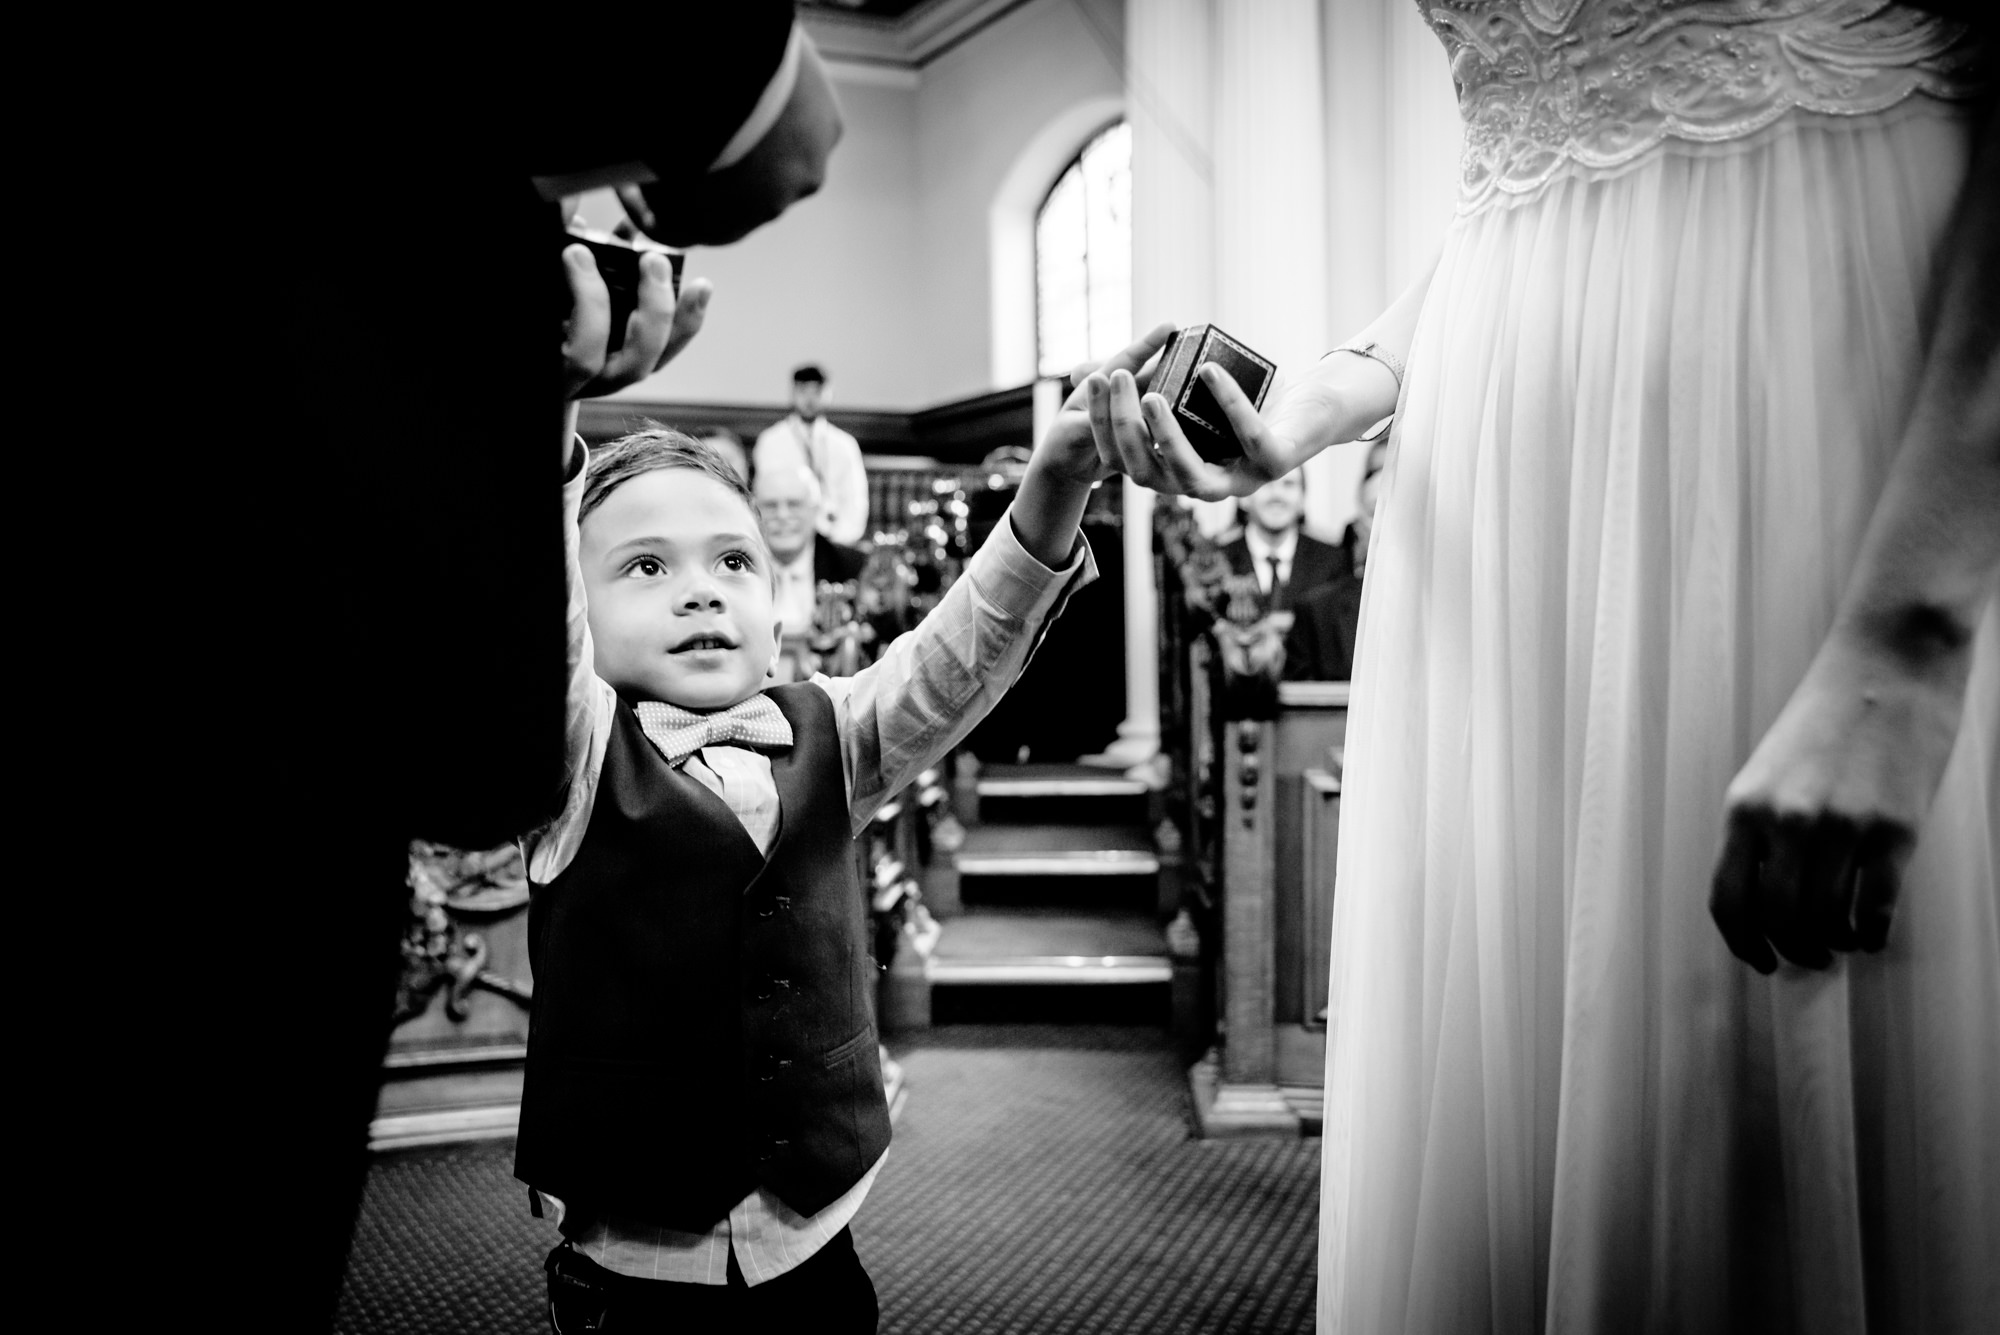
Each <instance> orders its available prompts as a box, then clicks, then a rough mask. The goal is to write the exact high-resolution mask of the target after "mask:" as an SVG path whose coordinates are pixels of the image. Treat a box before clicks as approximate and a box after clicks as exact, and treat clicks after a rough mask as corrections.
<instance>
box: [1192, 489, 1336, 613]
mask: <svg viewBox="0 0 2000 1335" xmlns="http://www.w3.org/2000/svg"><path fill="white" fill-rule="evenodd" d="M1242 505H1243V513H1244V520H1245V522H1244V525H1243V532H1242V534H1241V535H1240V536H1238V537H1236V538H1235V539H1233V540H1231V541H1229V542H1226V543H1224V544H1223V547H1222V554H1223V555H1224V556H1225V557H1227V558H1228V559H1229V566H1230V569H1232V570H1234V571H1235V572H1236V573H1237V574H1239V575H1254V576H1256V579H1257V589H1258V592H1259V594H1260V595H1261V601H1262V603H1263V610H1264V611H1266V612H1285V611H1290V610H1291V609H1292V607H1293V606H1294V605H1295V604H1296V603H1297V601H1298V600H1299V598H1300V597H1302V596H1303V595H1304V594H1305V593H1306V592H1307V591H1308V590H1310V589H1314V588H1317V587H1319V586H1320V585H1322V584H1325V583H1326V582H1327V581H1329V580H1331V579H1332V578H1334V576H1336V575H1338V574H1339V573H1340V572H1341V570H1342V569H1343V568H1344V567H1345V566H1346V563H1347V562H1346V557H1345V556H1344V555H1343V554H1342V552H1341V549H1340V548H1338V547H1335V546H1333V545H1331V544H1330V543H1324V542H1321V541H1320V540H1319V539H1317V538H1312V537H1308V536H1307V535H1306V534H1305V533H1304V532H1303V531H1302V530H1301V529H1300V527H1299V522H1300V520H1302V519H1303V518H1304V517H1305V512H1306V483H1305V474H1304V473H1302V472H1299V471H1297V470H1294V471H1293V472H1290V473H1287V474H1285V475H1284V476H1283V477H1279V478H1273V479H1272V480H1271V481H1269V482H1266V483H1265V484H1264V485H1263V486H1261V487H1259V488H1258V489H1257V490H1255V491H1253V492H1251V493H1250V494H1249V495H1248V496H1246V497H1244V498H1243V502H1242Z"/></svg>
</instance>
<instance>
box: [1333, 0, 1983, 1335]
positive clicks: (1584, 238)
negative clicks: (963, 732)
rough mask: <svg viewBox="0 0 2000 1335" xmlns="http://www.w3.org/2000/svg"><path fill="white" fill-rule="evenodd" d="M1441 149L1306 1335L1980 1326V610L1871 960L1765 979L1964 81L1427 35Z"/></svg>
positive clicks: (1371, 627)
mask: <svg viewBox="0 0 2000 1335" xmlns="http://www.w3.org/2000/svg"><path fill="white" fill-rule="evenodd" d="M1420 3H1422V4H1423V8H1424V12H1425V17H1426V18H1427V20H1428V21H1429V23H1430V25H1431V26H1432V28H1433V29H1434V30H1435V31H1436V32H1437V34H1438V36H1439V37H1440V38H1441V39H1442V40H1443V43H1444V45H1445V48H1446V51H1447V53H1448V54H1449V56H1450V61H1451V70H1452V74H1453V77H1454V79H1455V80H1456V82H1457V84H1458V89H1459V100H1460V105H1461V109H1462V111H1463V113H1464V117H1465V123H1466V134H1465V152H1464V159H1463V168H1462V181H1461V195H1460V201H1459V206H1458V212H1457V215H1456V217H1455V219H1454V220H1453V223H1452V225H1451V228H1450V231H1449V235H1448V238H1447V241H1446V244H1445V248H1444V253H1443V258H1442V260H1441V261H1440V263H1439V266H1438V268H1437V271H1436V274H1435V276H1434V278H1433V279H1432V282H1431V286H1430V289H1429V294H1428V297H1427V300H1426V304H1425V306H1424V310H1423V315H1422V318H1421V321H1420V323H1419V327H1418V330H1417V333H1416V336H1415V340H1414V343H1413V346H1412V348H1411V351H1410V356H1409V359H1408V369H1407V374H1406V378H1405V388H1404V394H1403V400H1402V403H1401V407H1400V415H1399V417H1398V419H1397V426H1396V432H1397V445H1396V448H1395V450H1394V451H1393V454H1392V458H1391V461H1390V465H1389V472H1388V477H1387V480H1386V485H1385V489H1384V492H1383V495H1382V500H1381V509H1380V511H1379V512H1378V517H1377V525H1376V538H1375V541H1376V543H1377V547H1376V551H1375V553H1374V554H1373V555H1372V556H1371V558H1370V560H1369V569H1368V581H1367V586H1366V590H1365V593H1364V598H1363V607H1362V614H1361V631H1360V651H1359V654H1358V656H1357V660H1356V664H1355V674H1354V681H1355V685H1354V696H1353V709H1352V714H1351V724H1350V730H1349V734H1348V739H1347V785H1346V795H1345V799H1344V811H1343V814H1342V825H1341V833H1340V845H1339V847H1340V851H1339V865H1338V881H1337V885H1338V889H1337V892H1336V904H1335V910H1334V925H1333V956H1332V976H1331V991H1330V996H1331V997H1332V1005H1331V1008H1330V1018H1329V1044H1328V1061H1327V1089H1326V1129H1325V1139H1324V1156H1325V1158H1324V1179H1323V1187H1324V1192H1323V1200H1322V1211H1323V1214H1322V1227H1321V1242H1320V1248H1321V1250H1320V1262H1321V1268H1320V1285H1321V1292H1320V1326H1319V1328H1320V1330H1321V1331H1322V1332H1341V1333H1344V1335H1388V1333H1390V1332H1398V1331H1423V1332H1432V1331H1437V1332H1451V1333H1452V1335H1457V1333H1458V1332H1471V1331H1502V1332H1516V1331H1520V1332H1525V1331H1538V1330H1550V1331H1578V1332H1625V1331H1643V1330H1660V1331H1689V1332H1711V1331H1725V1330H1732V1329H1734V1330H1745V1331H1759V1332H1762V1331H1812V1332H1818V1331H1849V1330H1878V1331H1879V1330H1899V1331H1925V1332H1929V1331H1952V1330H1972V1329H1975V1328H1976V1329H1981V1330H1992V1329H1996V1328H2000V1326H1996V1324H1995V1323H2000V923H1996V898H2000V896H1997V895H1996V890H1995V867H1996V863H2000V815H1996V808H2000V599H1996V601H1995V603H1994V604H1992V605H1989V607H1988V609H1987V612H1986V615H1985V619H1984V621H1983V623H1982V625H1981V628H1980V630H1979V633H1978V639H1977V647H1976V652H1975V668H1974V672H1973V679H1972V682H1971V684H1970V687H1969V689H1968V693H1967V705H1966V711H1965V716H1964V720H1963V723H1962V726H1961V730H1960V734H1959V737H1958V741H1957V747H1956V750H1955V751H1954V752H1953V755H1952V759H1951V762H1950V767H1949V770H1948V773H1947V775H1946V777H1945V780H1944V784H1943V788H1942V790H1941V791H1940V792H1939V794H1938V797H1937V800H1936V803H1935V805H1934V807H1933V808H1932V810H1931V812H1930V814H1929V817H1928V821H1927V823H1926V825H1925V826H1924V828H1923V831H1922V835H1921V840H1920V843H1919V847H1918V850H1917V852H1916V855H1915V857H1914V859H1913V861H1912V862H1911V864H1910V867H1909V870H1908V873H1907V878H1906V880H1905V883H1904V887H1903V892H1902V895H1901V898H1900V901H1899V907H1898V910H1897V917H1896V921H1895V926H1894V929H1893V931H1892V933H1891V936H1890V939H1889V945H1888V948H1887V949H1886V950H1885V951H1883V952H1882V953H1881V954H1879V955H1856V956H1852V957H1848V958H1846V959H1844V960H1843V961H1841V962H1839V963H1837V964H1836V965H1835V966H1834V967H1833V969H1832V970H1830V971H1828V972H1823V973H1808V972H1806V971H1802V970H1798V969H1795V968H1792V967H1790V966H1783V967H1781V968H1780V970H1779V972H1778V973H1777V974H1776V975H1775V976H1773V977H1771V978H1768V979H1767V978H1764V977H1760V976H1759V975H1757V974H1756V973H1754V972H1753V971H1752V970H1750V969H1749V968H1748V967H1747V966H1745V965H1743V964H1741V963H1739V962H1738V961H1737V960H1735V959H1734V958H1733V957H1732V956H1731V955H1730V954H1729V952H1728V950H1727V949H1726V948H1725V946H1724V944H1723V942H1722V939H1721V937H1720V936H1719V935H1718V933H1717V932H1716V930H1715V928H1714V926H1713V925H1712V923H1711V922H1710V920H1709V917H1708V912H1707V896H1708V886H1709V878H1710V875H1711V872H1712V870H1713V868H1714V865H1715V861H1716V856H1717V854H1718V852H1719V850H1720V848H1721V843H1722V817H1723V799H1724V792H1725V789H1726V788H1727V786H1728V784H1729V781H1730V780H1731V778H1732V777H1733V776H1734V775H1735V773H1736V771H1737V770H1738V768H1739V767H1740V766H1741V765H1742V763H1743V761H1744V760H1745V759H1747V757H1748V756H1749V753H1750V751H1751V749H1752V748H1753V746H1754V745H1755V744H1756V742H1757V740H1758V738H1759V737H1760V735H1761V734H1762V732H1763V730H1764V729H1765V727H1766V726H1767V725H1768V724H1769V723H1770V722H1771V721H1772V719H1773V718H1774V717H1775V716H1776V715H1777V713H1778V710H1779V708H1780V707H1781V706H1782V705H1783V704H1784V702H1785V700H1786V698H1787V697H1788V695H1789V693H1790V692H1791V690H1792V688H1793V686H1794V685H1795V684H1796V683H1797V682H1798V680H1799V678H1800V677H1801V676H1802V675H1803V673H1804V671H1805V669H1806V666H1807V663H1808V662H1809V661H1810V659H1811V657H1812V655H1813V652H1814V650H1815V649H1816V647H1817V646H1818V645H1819V643H1820V641H1821V639H1822V637H1823V635H1824V633H1825V632H1826V630H1827V628H1828V626H1829V624H1830V621H1831V617H1832V614H1833V611H1834V608H1835V604H1836V602H1837V600H1838V598H1839V596H1840V593H1841V590H1842V586H1843V583H1844V581H1845V579H1846V576H1847V573H1848V571H1849V569H1850V566H1851V564H1852V561H1853V559H1854V557H1855V554H1856V550H1857V547H1858V544H1859V541H1860V538H1861V535H1862V530H1863V528H1864V526H1865V525H1866V523H1867V521H1868V518H1869V514H1870V511H1871V509H1872V507H1873V505H1874V503H1875V501H1876V498H1877V497H1878V495H1879V494H1880V492H1881V489H1882V483H1883V479H1884V477H1885V475H1886V472H1887V469H1888V467H1889V464H1890V462H1891V458H1892V455H1893V452H1894V449H1895V446H1896V444H1897V441H1898V437H1899V434H1900V431H1901V428H1902V425H1903V420H1904V417H1905V415H1906V413H1907V412H1908V409H1909V405H1910V403H1911V401H1912V396H1913V393H1914V389H1915V374H1916V371H1917V369H1918V364H1919V357H1920V352H1921V347H1922V343H1923V339H1924V331H1925V329H1926V327H1927V320H1928V318H1929V315H1930V312H1931V311H1932V310H1933V309H1934V307H1935V304H1936V299H1937V293H1936V291H1935V285H1934V283H1933V279H1934V276H1935V269H1934V264H1935V255H1936V252H1937V250H1938V248H1939V246H1940V244H1941V241H1942V239H1943V233H1944V230H1945V228H1946V225H1947V223H1948V221H1949V218H1950V216H1951V211H1952V207H1953V203H1954V200H1955V198H1956V196H1957V194H1958V191H1959V188H1960V186H1961V184H1962V182H1963V181H1964V179H1965V173H1966V171H1967V169H1968V165H1969V163H1968V150H1969V146H1970V142H1971V130H1972V120H1971V112H1970V107H1969V105H1968V99H1969V98H1970V97H1971V96H1972V95H1973V94H1974V93H1976V92H1977V91H1978V90H1979V89H1980V87H1981V86H1982V85H1981V83H1980V80H1982V79H1986V78H1990V77H1991V74H1992V69H1993V66H1992V63H1991V61H1990V60H1987V59H1985V58H1984V57H1982V56H1981V54H1980V53H1979V52H1978V51H1977V50H1975V49H1974V44H1973V42H1972V39H1971V38H1970V37H1969V36H1968V35H1967V34H1966V33H1964V32H1963V31H1962V30H1961V29H1960V28H1958V27H1956V26H1954V25H1952V24H1950V23H1948V22H1946V21H1943V20H1940V19H1936V18H1933V17H1930V16H1928V15H1925V14H1924V13H1922V12H1921V11H1918V10H1914V9H1907V8H1899V7H1896V6H1894V5H1891V4H1888V3H1885V2H1884V0H1708V2H1698V0H1691V2H1684V3H1673V2H1672V0H1605V2H1602V3H1599V2H1596V0H1420Z"/></svg>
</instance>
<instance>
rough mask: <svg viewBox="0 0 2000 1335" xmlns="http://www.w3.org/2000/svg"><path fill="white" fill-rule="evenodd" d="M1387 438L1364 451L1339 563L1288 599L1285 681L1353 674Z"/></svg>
mask: <svg viewBox="0 0 2000 1335" xmlns="http://www.w3.org/2000/svg"><path fill="white" fill-rule="evenodd" d="M1388 453H1389V444H1388V441H1387V440H1386V439H1385V440H1378V441H1376V442H1375V443H1374V444H1373V445H1372V446H1370V447H1369V450H1368V462H1367V463H1366V464H1364V465H1363V466H1362V469H1361V484H1360V487H1359V488H1358V489H1357V491H1356V492H1355V500H1356V502H1357V503H1358V508H1357V509H1356V510H1355V513H1354V521H1353V522H1352V523H1350V524H1349V525H1348V526H1347V530H1346V532H1344V533H1343V534H1341V539H1340V546H1339V548H1338V549H1337V550H1338V551H1339V552H1340V553H1341V557H1342V568H1341V570H1340V571H1339V572H1338V573H1337V574H1335V575H1334V577H1333V578H1332V579H1330V580H1328V581H1327V582H1326V583H1325V584H1322V585H1320V586H1319V587H1318V588H1316V589H1313V590H1312V591H1311V592H1309V593H1305V594H1302V595H1301V596H1300V597H1299V599H1298V601H1297V602H1296V603H1294V604H1293V607H1292V612H1293V617H1292V628H1291V630H1289V631H1288V632H1286V634H1285V680H1286V681H1347V680H1349V679H1351V678H1352V677H1353V675H1354V644H1355V631H1356V629H1357V627H1358V626H1359V625H1360V621H1361V578H1362V576H1363V574H1365V573H1366V571H1367V569H1368V540H1369V537H1370V536H1371V535H1372V534H1373V533H1374V531H1375V498H1376V497H1377V496H1378V495H1379V494H1380V493H1381V490H1382V464H1383V461H1384V460H1385V459H1386V458H1387V456H1388Z"/></svg>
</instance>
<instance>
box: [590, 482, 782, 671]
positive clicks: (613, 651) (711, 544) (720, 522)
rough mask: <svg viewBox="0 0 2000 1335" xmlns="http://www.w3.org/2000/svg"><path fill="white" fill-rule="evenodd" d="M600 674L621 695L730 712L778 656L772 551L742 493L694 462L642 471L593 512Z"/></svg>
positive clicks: (593, 620) (594, 632) (593, 612)
mask: <svg viewBox="0 0 2000 1335" xmlns="http://www.w3.org/2000/svg"><path fill="white" fill-rule="evenodd" d="M581 538H582V544H581V546H582V557H583V583H584V591H585V593H586V595H587V596H588V597H589V600H590V607H589V616H590V635H591V639H592V640H593V641H594V643H595V649H596V660H597V675H598V676H600V677H602V678H604V680H606V681H608V682H610V683H611V686H612V688H613V689H614V690H616V691H618V692H619V693H620V694H621V695H625V696H629V697H631V698H634V699H639V700H662V701H665V702H666V703H668V704H673V705H680V706H681V707H682V708H684V709H722V708H726V707H727V706H729V705H733V704H735V703H736V702H737V701H739V700H747V699H749V698H750V697H751V696H753V695H755V694H756V693H757V692H758V691H759V690H761V689H762V688H763V686H764V682H765V678H766V676H767V675H768V674H769V673H770V671H771V667H772V665H773V664H774V663H775V662H776V661H777V645H778V622H777V616H776V614H775V613H774V612H773V611H772V610H771V570H770V558H769V557H768V556H767V555H766V554H765V551H764V545H763V543H762V542H761V541H760V540H759V539H758V536H757V518H756V516H755V515H753V514H751V513H750V507H749V506H747V505H745V504H744V503H743V499H742V497H740V496H738V495H737V494H736V493H735V492H733V491H731V490H730V489H729V488H728V487H726V486H724V485H723V484H722V483H721V482H718V481H717V480H716V479H714V478H712V477H710V476H709V475H707V474H706V473H699V472H695V471H694V470H692V469H686V468H668V469H659V470H657V471H654V472H651V473H641V474H640V475H639V476H637V477H635V478H633V479H632V480H631V481H629V482H627V483H625V484H624V485H622V486H620V487H619V488H618V489H617V490H616V491H614V492H612V493H611V494H610V495H609V496H607V497H606V498H605V499H604V503H603V504H602V505H600V506H598V507H597V509H595V510H593V511H592V512H591V514H590V516H589V518H587V519H585V520H584V521H583V531H582V534H581Z"/></svg>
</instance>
